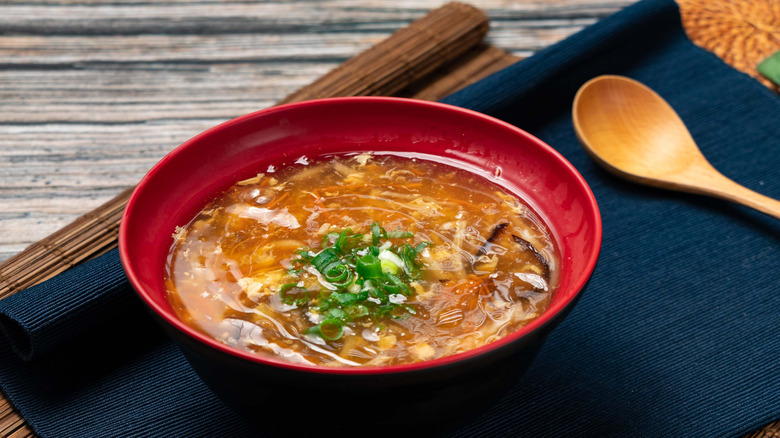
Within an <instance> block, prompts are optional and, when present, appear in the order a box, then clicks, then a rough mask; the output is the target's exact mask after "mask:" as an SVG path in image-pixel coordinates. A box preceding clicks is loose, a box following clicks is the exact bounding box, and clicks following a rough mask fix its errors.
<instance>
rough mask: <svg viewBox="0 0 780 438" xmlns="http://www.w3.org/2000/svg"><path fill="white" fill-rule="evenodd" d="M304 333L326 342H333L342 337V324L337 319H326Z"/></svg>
mask: <svg viewBox="0 0 780 438" xmlns="http://www.w3.org/2000/svg"><path fill="white" fill-rule="evenodd" d="M304 333H306V334H312V335H316V336H319V337H321V338H322V339H324V340H326V341H335V340H338V339H340V338H341V337H342V336H343V335H344V324H343V323H342V322H341V321H340V320H338V319H326V320H325V321H322V322H321V323H319V324H317V325H315V326H314V327H312V328H309V329H307V330H306V331H304Z"/></svg>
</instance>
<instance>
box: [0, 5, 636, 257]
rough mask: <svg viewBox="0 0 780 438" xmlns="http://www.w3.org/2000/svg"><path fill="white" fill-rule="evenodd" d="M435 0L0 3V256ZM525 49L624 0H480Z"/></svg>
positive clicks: (498, 32) (495, 40)
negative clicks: (200, 134)
mask: <svg viewBox="0 0 780 438" xmlns="http://www.w3.org/2000/svg"><path fill="white" fill-rule="evenodd" d="M442 3H444V1H438V0H437V1H434V0H419V1H414V2H411V1H407V2H394V3H393V4H392V6H390V5H388V3H387V2H382V1H378V0H371V1H368V0H353V1H345V0H325V1H290V2H281V1H279V2H263V3H258V2H254V1H252V2H249V1H247V2H243V1H227V2H221V1H188V0H173V1H171V0H165V1H155V2H150V1H147V0H139V1H135V0H129V1H118V0H114V1H104V0H32V1H27V0H25V1H21V0H19V1H6V2H3V4H2V5H0V260H4V259H6V258H8V257H9V256H11V255H13V254H15V253H17V252H19V251H21V250H22V249H23V248H24V247H26V246H27V245H29V244H31V243H32V242H34V241H36V240H38V239H40V238H41V237H43V236H46V235H48V234H50V233H51V232H53V231H55V230H56V229H59V228H61V227H62V226H63V225H65V224H67V223H69V222H70V221H72V220H73V219H75V218H76V217H78V216H79V215H80V214H82V213H84V212H86V211H89V210H90V209H92V208H94V207H95V206H97V205H99V204H101V203H103V202H105V201H107V200H108V199H110V198H111V197H112V196H114V195H116V194H117V193H119V192H120V191H121V190H122V189H123V188H126V187H129V186H131V185H133V184H134V183H135V182H137V181H138V180H139V179H140V178H141V177H142V176H143V174H144V173H145V172H146V171H147V170H148V169H149V168H150V167H151V166H152V165H153V164H154V163H155V162H156V161H157V160H159V159H160V158H161V157H162V156H163V155H164V154H165V153H167V152H168V151H170V150H171V149H172V148H173V147H175V146H176V145H178V144H180V143H181V142H183V141H184V140H186V139H188V138H190V137H192V136H193V135H195V134H197V133H198V132H201V131H202V130H204V129H206V128H208V127H210V126H213V125H215V124H217V123H220V122H222V121H224V120H227V119H230V118H232V117H235V116H238V115H240V114H244V113H247V112H251V111H254V110H257V109H261V108H265V107H268V106H270V105H272V104H273V103H274V102H276V101H278V100H279V99H281V98H282V97H283V96H285V95H288V94H290V93H291V92H293V91H294V90H296V89H299V88H300V87H302V86H304V85H306V84H308V83H310V82H311V81H313V80H314V79H315V78H317V77H319V76H321V75H323V74H325V73H326V72H328V71H330V70H331V69H332V68H334V67H336V66H337V65H339V64H340V63H341V62H343V61H344V60H346V59H348V58H349V57H351V56H353V55H354V54H356V53H358V52H360V51H361V50H364V49H365V48H367V47H369V46H371V45H372V44H374V43H376V42H377V41H379V40H381V39H383V38H384V37H386V36H387V35H389V34H390V33H391V32H392V31H394V30H396V29H398V28H400V27H403V26H405V25H406V24H408V23H409V22H410V21H411V20H413V19H415V18H417V17H419V16H421V15H423V14H424V13H425V12H426V11H427V10H430V9H433V8H435V7H437V6H439V5H441V4H442ZM472 3H473V4H475V5H476V6H478V7H480V8H482V9H483V10H485V11H486V12H487V14H488V16H489V17H490V19H491V23H492V30H491V32H490V34H489V41H490V42H491V43H492V44H494V45H497V46H500V47H503V48H505V49H508V50H509V51H511V52H513V53H515V54H517V55H521V56H527V55H529V54H531V53H533V52H534V51H536V50H538V49H539V48H542V47H545V46H547V45H549V44H551V43H554V42H556V41H558V40H560V39H563V38H565V37H566V36H568V35H569V34H571V33H573V32H576V31H577V30H579V29H581V28H582V27H584V26H586V25H588V24H590V23H591V22H593V21H595V20H596V19H597V18H599V17H602V16H604V15H607V14H609V13H611V12H613V11H615V10H617V9H620V8H622V7H624V6H625V5H627V4H629V3H631V0H600V1H599V0H553V1H516V0H483V1H475V2H472Z"/></svg>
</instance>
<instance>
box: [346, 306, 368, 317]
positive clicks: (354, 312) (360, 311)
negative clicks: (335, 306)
mask: <svg viewBox="0 0 780 438" xmlns="http://www.w3.org/2000/svg"><path fill="white" fill-rule="evenodd" d="M344 311H345V312H346V313H347V315H349V316H350V317H351V318H360V317H361V316H366V315H368V307H366V306H364V305H362V304H356V305H354V306H347V307H345V308H344Z"/></svg>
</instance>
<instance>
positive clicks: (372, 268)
mask: <svg viewBox="0 0 780 438" xmlns="http://www.w3.org/2000/svg"><path fill="white" fill-rule="evenodd" d="M355 270H356V271H357V273H358V275H360V276H361V277H363V278H382V262H381V260H379V258H377V257H376V256H374V255H371V254H366V255H364V256H363V257H360V258H359V259H357V265H356V266H355Z"/></svg>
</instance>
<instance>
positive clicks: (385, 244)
mask: <svg viewBox="0 0 780 438" xmlns="http://www.w3.org/2000/svg"><path fill="white" fill-rule="evenodd" d="M370 230H371V242H370V244H369V242H367V241H366V240H365V239H364V238H363V234H356V233H353V232H352V230H351V229H349V228H347V229H345V230H343V231H341V232H332V233H327V234H326V235H325V236H323V238H322V249H321V250H320V251H319V252H316V251H315V250H312V249H308V248H303V249H299V250H298V251H296V253H297V254H298V256H299V258H298V259H295V260H293V265H294V266H295V267H296V268H295V269H291V270H289V271H288V273H289V275H290V276H292V277H293V278H294V279H295V282H290V283H287V284H283V285H281V286H280V287H279V294H280V296H281V298H282V301H283V302H284V303H285V304H288V305H295V306H297V307H301V308H308V309H309V311H310V312H312V313H313V314H316V315H320V318H321V319H320V321H321V322H320V323H319V324H317V325H314V326H313V327H310V328H308V329H306V330H305V333H306V334H309V335H314V336H319V337H321V338H322V339H324V340H325V341H335V340H338V339H340V338H341V337H342V336H343V335H344V327H345V325H349V323H350V322H355V321H359V320H360V321H363V320H365V319H366V318H368V319H369V320H374V321H376V320H378V319H381V318H387V317H390V318H395V319H402V318H407V317H409V316H410V315H413V314H415V313H416V311H415V309H414V305H410V304H402V303H403V302H404V301H405V300H406V299H405V298H403V297H411V296H412V295H413V293H414V288H411V287H410V285H409V283H411V282H412V281H414V280H415V279H417V278H419V277H420V275H421V264H420V263H419V262H418V261H417V260H416V258H417V256H418V255H419V253H420V252H422V250H423V249H425V248H426V247H427V246H428V245H430V242H419V243H418V244H417V246H416V247H413V246H412V245H410V244H409V243H403V244H400V245H397V246H396V245H394V242H392V240H395V239H413V238H414V234H413V233H411V232H408V231H401V230H397V231H390V232H388V231H386V230H385V229H384V228H382V226H381V225H379V223H378V222H374V223H373V224H371V226H370ZM306 266H310V267H311V268H314V269H315V270H316V271H317V274H318V276H320V277H321V279H324V280H325V281H327V284H325V285H327V286H329V289H328V290H307V289H305V288H303V287H300V286H299V284H304V283H305V281H304V280H305V276H306V275H307V269H309V270H310V269H311V268H306ZM330 286H332V287H330ZM334 288H335V290H333V289H334ZM399 297H400V298H399Z"/></svg>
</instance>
